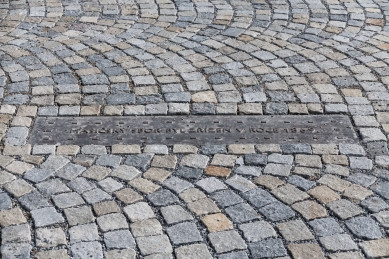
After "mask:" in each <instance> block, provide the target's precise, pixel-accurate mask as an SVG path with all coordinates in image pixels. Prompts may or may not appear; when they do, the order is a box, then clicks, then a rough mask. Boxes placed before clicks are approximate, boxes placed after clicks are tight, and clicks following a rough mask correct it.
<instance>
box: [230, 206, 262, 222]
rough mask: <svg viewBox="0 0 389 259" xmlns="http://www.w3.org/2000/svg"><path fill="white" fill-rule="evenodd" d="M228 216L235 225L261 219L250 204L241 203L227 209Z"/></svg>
mask: <svg viewBox="0 0 389 259" xmlns="http://www.w3.org/2000/svg"><path fill="white" fill-rule="evenodd" d="M225 212H226V213H227V215H228V216H229V217H230V218H231V220H232V221H233V222H235V223H243V222H247V221H251V220H254V219H258V218H260V217H259V215H258V213H257V212H256V211H255V210H254V209H253V208H252V207H251V206H250V205H248V204H245V203H240V204H237V205H234V206H231V207H228V208H226V209H225Z"/></svg>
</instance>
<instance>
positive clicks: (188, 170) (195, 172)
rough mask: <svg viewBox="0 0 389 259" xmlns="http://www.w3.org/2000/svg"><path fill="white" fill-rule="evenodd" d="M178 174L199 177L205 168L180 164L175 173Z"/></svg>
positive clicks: (190, 177)
mask: <svg viewBox="0 0 389 259" xmlns="http://www.w3.org/2000/svg"><path fill="white" fill-rule="evenodd" d="M174 174H175V175H176V176H180V177H183V178H186V179H193V180H196V179H199V178H200V177H201V176H202V175H203V169H200V168H192V167H187V166H180V167H178V168H177V171H176V172H175V173H174Z"/></svg>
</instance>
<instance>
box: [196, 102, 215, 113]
mask: <svg viewBox="0 0 389 259" xmlns="http://www.w3.org/2000/svg"><path fill="white" fill-rule="evenodd" d="M192 114H196V115H207V114H208V115H211V114H215V105H214V104H213V103H193V104H192Z"/></svg>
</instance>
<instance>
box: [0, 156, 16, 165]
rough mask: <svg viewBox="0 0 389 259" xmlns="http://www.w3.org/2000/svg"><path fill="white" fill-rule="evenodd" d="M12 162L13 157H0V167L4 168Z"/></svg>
mask: <svg viewBox="0 0 389 259" xmlns="http://www.w3.org/2000/svg"><path fill="white" fill-rule="evenodd" d="M14 160H15V159H14V158H13V157H10V156H2V155H0V166H1V167H6V166H7V165H9V164H10V163H12V162H13V161H14Z"/></svg>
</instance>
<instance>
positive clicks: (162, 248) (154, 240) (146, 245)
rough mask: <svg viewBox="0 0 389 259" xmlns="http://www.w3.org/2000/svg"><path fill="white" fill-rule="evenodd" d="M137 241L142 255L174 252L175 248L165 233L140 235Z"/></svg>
mask: <svg viewBox="0 0 389 259" xmlns="http://www.w3.org/2000/svg"><path fill="white" fill-rule="evenodd" d="M136 243H137V245H138V247H139V249H140V252H141V254H142V255H150V254H156V253H166V254H169V253H172V252H173V248H172V246H171V244H170V241H169V238H168V237H167V236H165V235H158V236H149V237H138V238H137V239H136Z"/></svg>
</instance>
